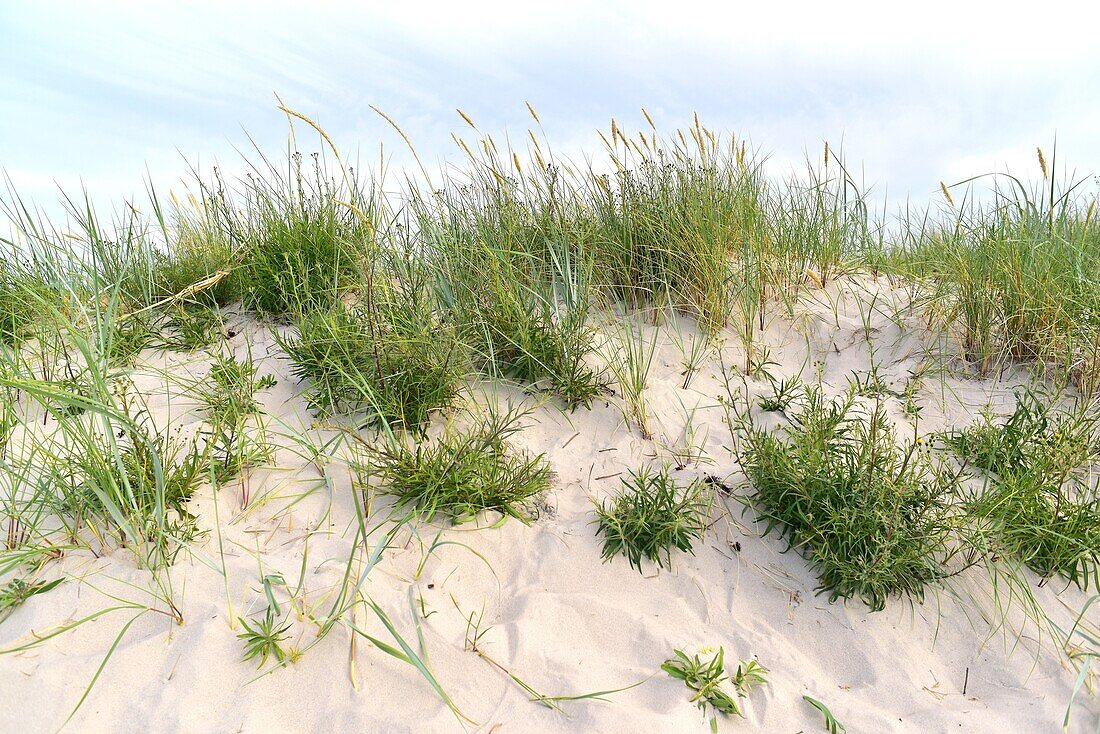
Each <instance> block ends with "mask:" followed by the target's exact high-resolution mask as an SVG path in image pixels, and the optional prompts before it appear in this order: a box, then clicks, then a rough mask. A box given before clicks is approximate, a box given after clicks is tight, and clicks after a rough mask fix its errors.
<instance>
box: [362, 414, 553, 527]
mask: <svg viewBox="0 0 1100 734" xmlns="http://www.w3.org/2000/svg"><path fill="white" fill-rule="evenodd" d="M523 415H524V412H523V411H521V410H519V409H516V408H509V409H508V410H505V411H503V412H497V411H496V410H494V409H490V410H489V412H488V413H487V414H486V415H485V416H484V417H483V418H481V419H480V420H479V421H478V422H477V423H475V424H474V425H473V426H471V427H468V428H466V429H464V430H461V431H460V430H457V429H455V428H453V427H452V426H448V430H446V431H445V432H444V433H443V435H442V436H440V437H439V438H438V439H437V440H434V441H431V442H420V443H416V444H415V445H413V446H410V445H409V443H408V442H406V441H403V440H401V439H399V438H397V437H393V438H392V439H391V440H390V441H388V442H387V443H385V444H384V445H382V446H373V445H370V444H365V445H364V449H365V451H366V452H367V456H368V459H367V462H366V465H365V467H364V468H366V469H368V470H369V472H370V474H371V475H373V476H376V477H378V478H379V480H380V481H381V483H382V485H383V486H384V491H385V492H386V493H388V494H392V495H394V496H395V497H397V501H398V505H399V506H409V507H411V508H412V509H413V510H414V511H415V512H416V513H418V514H419V516H420V517H421V519H423V520H425V521H427V522H430V521H432V520H433V519H434V518H435V517H436V516H438V515H443V516H446V517H447V518H449V519H450V520H451V521H452V522H454V523H455V524H458V523H463V522H468V521H471V520H474V519H476V518H477V516H478V515H479V514H480V513H482V512H486V511H487V512H491V513H497V514H499V515H500V519H501V521H504V520H506V519H508V518H509V517H514V518H517V519H519V520H521V521H523V522H525V523H526V522H530V521H531V520H532V519H534V516H535V510H534V505H533V501H534V499H535V497H536V496H537V495H539V494H540V493H542V492H544V491H546V490H547V489H549V487H550V480H551V472H550V465H549V464H547V462H546V459H545V457H543V456H542V455H541V454H540V455H538V456H527V455H523V454H519V453H516V452H515V451H513V450H512V449H511V447H510V446H509V445H508V438H509V437H510V436H512V435H514V434H515V433H516V432H518V431H519V430H520V428H521V426H520V423H519V421H520V420H521V419H522V417H523Z"/></svg>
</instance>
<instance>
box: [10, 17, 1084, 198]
mask: <svg viewBox="0 0 1100 734" xmlns="http://www.w3.org/2000/svg"><path fill="white" fill-rule="evenodd" d="M221 5H222V4H218V3H203V2H193V3H187V4H182V3H181V4H178V5H173V4H169V3H149V2H146V3H111V2H99V3H94V4H92V3H81V4H76V3H72V4H64V3H52V2H36V3H30V2H27V3H4V4H2V5H0V120H2V122H0V167H2V168H3V169H5V170H6V171H7V173H8V175H9V176H10V177H11V179H12V180H13V181H14V183H15V185H16V186H17V187H18V189H19V190H20V192H21V194H22V195H23V196H24V197H26V198H28V199H30V200H33V201H35V202H38V203H39V204H41V205H45V206H48V205H49V204H50V202H52V201H54V200H55V199H56V198H57V193H56V191H57V189H56V186H57V184H60V185H62V186H64V187H66V188H69V189H72V188H73V187H76V186H79V185H81V183H83V185H85V186H87V187H88V189H89V190H90V191H91V192H92V194H93V195H94V196H95V197H96V199H97V201H100V202H110V201H116V202H117V201H119V200H121V199H122V198H125V197H130V196H133V195H135V194H140V192H141V191H143V188H144V186H143V183H142V178H143V177H144V176H145V175H146V171H148V175H149V176H151V177H152V179H153V180H154V182H155V183H156V184H157V185H158V187H160V188H169V187H173V186H175V185H176V182H177V181H179V180H180V178H181V177H183V176H185V175H186V174H187V170H188V165H187V163H186V162H185V160H184V159H186V161H191V162H197V163H198V164H199V165H200V166H203V167H205V166H209V165H211V164H213V163H214V162H215V161H218V162H220V164H221V165H222V166H223V167H224V168H226V169H229V170H234V168H235V167H236V166H238V165H239V157H238V155H237V153H236V152H235V148H240V147H247V146H248V145H249V144H250V143H249V137H251V138H252V139H253V140H255V141H256V143H257V144H258V145H259V146H260V147H261V148H262V149H264V150H265V151H267V152H269V153H273V154H276V155H277V154H279V152H280V151H281V150H282V149H283V146H284V145H285V142H286V132H287V127H286V118H285V117H284V116H283V115H281V114H280V113H279V112H278V111H277V110H276V109H275V99H274V94H275V93H276V92H277V93H278V94H279V95H281V96H282V98H283V99H284V100H286V102H287V103H288V104H289V105H290V106H292V107H294V108H296V109H298V110H300V111H302V112H303V113H305V114H308V115H309V116H311V117H313V118H314V119H316V120H318V121H319V122H321V123H322V124H323V125H324V126H325V128H326V129H327V130H328V131H329V133H330V134H331V135H332V136H333V137H334V138H335V139H336V141H337V143H338V144H339V145H340V146H341V147H343V148H345V149H348V148H356V147H358V148H359V149H360V150H361V153H362V156H363V158H364V159H374V158H377V155H378V146H379V145H380V144H384V146H385V151H386V154H387V156H388V157H390V159H391V162H392V165H393V166H396V167H400V166H402V165H404V164H406V163H407V161H408V156H407V154H406V153H405V151H404V150H403V149H402V147H401V144H400V140H399V139H398V138H397V137H396V135H395V134H394V132H393V130H392V129H390V128H389V126H388V125H387V124H386V123H385V122H384V121H383V120H382V119H381V118H379V117H378V116H377V115H376V114H375V113H374V112H372V111H371V109H370V105H375V106H377V107H379V108H381V109H382V110H384V111H385V112H387V113H388V114H389V115H391V116H392V117H393V118H394V119H395V120H396V121H397V122H398V123H400V124H401V126H402V127H403V128H404V129H405V131H406V132H407V133H408V134H409V135H410V137H411V138H412V139H413V141H414V143H415V144H416V146H417V148H418V150H419V152H420V154H421V156H422V157H423V158H425V159H426V160H427V161H428V162H429V164H430V165H434V164H436V163H437V162H440V161H443V160H447V159H450V160H458V156H457V155H456V154H455V151H454V146H453V143H452V142H451V140H450V133H451V132H462V131H463V127H464V123H463V122H462V121H461V119H460V118H459V117H458V116H457V114H456V113H455V108H461V109H463V110H464V111H465V112H467V113H468V114H470V115H471V117H473V118H474V119H475V120H476V121H477V122H478V124H479V127H480V128H481V129H482V130H484V131H486V132H491V133H493V134H494V135H497V136H503V135H504V134H510V135H511V136H512V137H513V138H518V137H519V136H520V135H522V134H523V132H524V131H525V130H526V128H527V127H528V126H529V124H530V118H529V117H528V115H527V111H526V108H525V106H524V102H525V101H527V100H530V101H531V103H532V104H533V105H534V106H535V107H536V109H538V111H539V113H540V116H541V119H542V122H543V125H544V127H545V129H546V132H547V135H548V137H549V138H550V140H551V142H552V143H554V145H555V147H556V148H557V150H558V151H559V152H565V153H566V154H569V155H573V156H580V155H582V153H583V152H584V151H587V152H590V153H593V154H595V153H598V151H599V140H598V138H597V136H596V134H595V130H596V129H598V128H603V129H606V127H607V125H608V123H609V120H610V118H611V117H612V116H614V117H616V118H617V119H618V121H619V122H620V124H623V123H625V124H627V125H631V124H634V125H639V124H640V123H641V122H642V119H641V114H640V111H639V110H640V108H641V107H643V106H644V107H646V108H647V109H648V110H649V111H650V113H651V114H652V115H653V117H654V118H655V119H656V121H657V123H658V125H659V126H660V127H662V128H663V129H665V130H668V131H671V130H672V129H674V128H675V127H676V126H678V125H684V124H686V123H688V122H689V121H690V120H691V117H692V113H693V112H698V113H699V114H700V116H701V118H702V119H703V121H704V123H705V124H707V125H709V126H711V127H714V128H717V129H720V130H724V131H732V132H736V133H738V134H740V135H745V136H747V137H748V138H749V139H750V140H751V141H752V142H753V143H754V144H755V145H756V146H757V147H758V148H760V149H761V150H762V151H764V152H766V153H768V154H770V155H771V157H772V166H773V172H774V173H776V175H782V174H783V173H785V172H786V171H787V170H789V168H790V166H791V165H793V164H794V163H796V162H798V161H799V160H801V158H802V156H803V155H804V153H805V152H806V151H810V152H811V154H812V155H815V156H816V155H819V154H820V149H821V146H822V142H823V141H824V140H825V139H828V140H829V141H830V145H831V146H832V147H833V148H834V149H835V148H837V147H839V146H840V144H841V143H842V142H843V145H844V148H845V151H846V153H847V157H848V161H849V164H850V165H854V166H855V167H857V168H859V167H860V166H862V168H863V171H864V175H865V178H866V181H867V183H869V184H872V185H874V186H875V190H876V191H877V192H879V193H880V194H882V193H883V192H884V191H885V190H886V188H887V186H888V189H889V193H890V196H891V200H892V201H894V202H899V201H901V200H902V199H904V198H905V197H907V196H910V197H912V199H913V200H914V201H916V202H919V203H924V202H927V201H928V199H929V198H930V197H934V196H935V192H936V190H937V189H938V185H939V181H940V180H946V181H948V182H949V183H950V182H952V181H956V180H959V179H962V178H965V177H967V176H970V175H974V174H979V173H983V172H986V171H989V170H993V169H994V168H998V169H1001V170H1003V169H1004V168H1005V167H1006V166H1008V167H1010V168H1011V169H1012V170H1013V171H1014V172H1021V173H1023V174H1024V175H1028V176H1032V175H1038V169H1037V166H1036V163H1035V148H1036V146H1043V147H1044V148H1045V149H1047V150H1048V155H1049V149H1050V146H1051V143H1052V141H1053V140H1054V138H1055V136H1057V139H1058V147H1059V159H1060V160H1061V161H1066V162H1067V163H1068V165H1070V166H1071V167H1072V168H1074V169H1075V170H1076V171H1077V173H1078V174H1081V175H1086V174H1094V173H1100V134H1098V132H1100V51H1097V50H1096V49H1097V47H1096V44H1095V38H1094V37H1093V36H1092V33H1093V31H1094V29H1095V28H1096V27H1098V23H1097V21H1098V20H1100V13H1098V11H1096V10H1091V9H1089V8H1088V4H1086V3H1062V4H1059V3H1058V2H1047V3H1042V4H1036V3H1029V4H1028V6H1027V7H1028V8H1030V11H1029V12H1030V14H1029V15H1025V14H1022V13H1021V12H1019V11H1016V10H1014V9H1013V8H1010V7H1009V6H1008V5H1007V4H1004V3H988V4H986V3H968V4H964V3H947V2H938V1H937V0H932V1H931V2H921V3H887V2H875V3H843V2H832V3H821V2H816V3H794V4H792V3H782V2H771V3H753V4H751V5H749V4H744V3H736V2H727V3H693V2H688V1H681V2H676V3H667V2H664V3H648V2H605V3H599V2H594V1H590V2H577V3H574V2H553V3H548V2H543V3H523V2H509V3H484V2H469V3H457V2H449V3H423V2H417V1H416V0H404V1H402V2H389V3H384V4H382V3H378V4H375V3H354V4H350V3H348V4H336V3H326V4H317V5H315V4H307V3H287V2H264V3H255V4H250V3H224V5H227V6H230V7H221ZM962 5H965V7H962V8H960V7H958V6H962ZM670 8H671V9H670ZM1089 185H1090V186H1093V184H1092V183H1091V182H1090V184H1089Z"/></svg>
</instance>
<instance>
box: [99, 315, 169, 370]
mask: <svg viewBox="0 0 1100 734" xmlns="http://www.w3.org/2000/svg"><path fill="white" fill-rule="evenodd" d="M155 341H156V334H155V332H154V330H153V326H152V324H151V323H150V322H149V320H148V319H147V318H144V317H142V316H131V317H128V318H123V319H120V320H119V322H118V323H117V324H116V325H115V328H114V329H113V330H112V332H111V334H110V342H109V344H108V346H107V349H106V350H105V351H106V353H107V356H108V359H109V360H110V362H111V364H114V365H129V364H133V361H134V359H136V358H137V356H138V354H140V353H141V350H142V349H145V348H146V347H148V346H152V345H153V344H154V342H155Z"/></svg>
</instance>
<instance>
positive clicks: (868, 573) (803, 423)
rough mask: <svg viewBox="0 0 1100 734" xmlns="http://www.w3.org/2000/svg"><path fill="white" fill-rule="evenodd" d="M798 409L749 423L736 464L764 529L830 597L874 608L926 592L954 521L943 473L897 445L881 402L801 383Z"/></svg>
mask: <svg viewBox="0 0 1100 734" xmlns="http://www.w3.org/2000/svg"><path fill="white" fill-rule="evenodd" d="M806 396H807V400H806V405H805V407H804V408H803V410H802V411H801V412H800V413H799V414H798V415H797V416H795V417H794V419H793V423H792V425H790V426H789V427H787V428H784V429H779V430H777V431H775V432H767V431H763V430H759V429H756V428H755V427H752V426H748V427H746V429H745V431H744V437H743V438H744V452H743V456H742V459H741V464H742V466H743V467H744V468H745V471H746V473H747V475H748V477H749V479H750V481H751V482H752V484H753V490H754V493H753V495H752V496H753V499H755V501H756V505H757V506H758V508H759V511H760V514H761V516H762V518H763V519H764V520H765V522H766V524H767V525H766V528H765V534H766V533H768V532H771V531H772V530H773V529H778V530H779V531H780V532H781V533H783V534H784V535H785V536H786V538H787V542H788V545H789V547H792V548H798V549H799V550H801V551H802V552H803V553H804V554H805V555H806V556H807V558H808V559H809V560H810V562H811V563H812V565H813V566H815V567H816V568H817V570H818V573H819V576H820V578H821V587H820V590H821V591H828V592H829V599H830V601H835V600H836V599H838V598H842V599H848V598H851V597H859V598H860V599H862V600H863V601H864V602H865V603H866V604H867V605H868V606H870V607H871V609H873V610H880V609H882V608H883V607H884V606H885V604H886V600H887V599H888V598H889V597H891V596H894V595H908V596H914V597H916V598H917V599H921V598H923V594H924V589H925V587H926V586H927V585H928V584H932V583H935V582H937V581H939V580H940V579H942V578H944V577H945V576H946V573H947V572H946V568H945V566H944V561H945V560H946V558H947V557H948V556H949V555H950V545H949V543H950V538H951V534H952V532H953V530H954V528H955V526H956V521H955V519H954V512H953V510H952V508H951V503H950V500H949V491H950V485H951V481H950V477H948V476H947V475H946V472H944V471H943V470H942V469H940V468H938V467H936V466H934V465H933V464H932V462H931V461H930V460H929V459H928V457H927V455H926V454H925V453H924V452H923V451H921V450H920V443H921V442H920V441H915V442H912V443H910V444H908V445H905V446H902V445H899V444H898V443H897V441H896V438H895V434H894V429H893V427H892V426H891V425H890V424H889V422H888V421H887V418H886V415H885V412H884V410H883V409H882V407H881V405H880V404H878V403H876V404H874V406H873V407H872V408H871V410H870V411H869V415H866V416H864V415H859V411H857V409H856V405H855V403H854V398H853V397H852V396H849V397H848V398H847V399H846V400H843V401H840V400H831V399H828V398H825V397H824V396H823V395H822V394H821V391H820V388H814V387H809V388H807V393H806Z"/></svg>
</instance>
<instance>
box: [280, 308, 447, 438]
mask: <svg viewBox="0 0 1100 734" xmlns="http://www.w3.org/2000/svg"><path fill="white" fill-rule="evenodd" d="M373 306H374V308H373V309H371V308H370V307H368V306H337V307H335V308H333V309H330V310H324V311H320V310H318V311H313V312H310V313H307V314H305V315H303V316H302V317H301V319H300V320H299V321H298V324H297V332H298V333H297V336H296V337H290V338H284V337H280V338H279V344H280V346H281V347H282V348H283V350H284V351H286V353H287V357H288V359H290V360H291V361H292V362H293V367H292V369H291V372H292V374H294V376H295V377H297V378H299V379H301V380H305V381H306V387H305V393H306V397H307V399H308V401H309V403H310V405H311V406H312V407H313V409H314V410H316V411H318V412H322V413H347V412H353V411H355V410H359V409H365V410H366V411H367V413H368V414H369V421H370V422H371V423H379V422H382V423H385V424H386V425H389V426H395V427H396V426H401V427H405V428H408V429H410V430H413V431H419V430H420V429H421V427H422V426H423V424H424V423H426V422H427V420H428V417H429V416H430V414H431V413H432V412H433V411H437V410H440V409H443V408H447V407H449V406H450V405H451V404H452V403H453V402H454V400H455V398H456V396H457V395H458V391H459V387H460V381H461V378H462V377H463V376H464V374H465V370H466V358H465V353H464V350H463V348H462V345H461V344H460V343H459V342H458V340H457V338H456V336H455V334H454V331H453V327H452V326H450V325H448V324H445V323H443V322H442V321H440V320H439V319H438V318H437V317H435V316H434V315H433V314H432V313H431V312H429V311H428V310H426V308H425V307H424V306H423V305H419V304H417V303H416V302H414V301H411V300H408V301H405V300H402V301H389V302H381V303H380V302H376V303H375V304H373Z"/></svg>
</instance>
